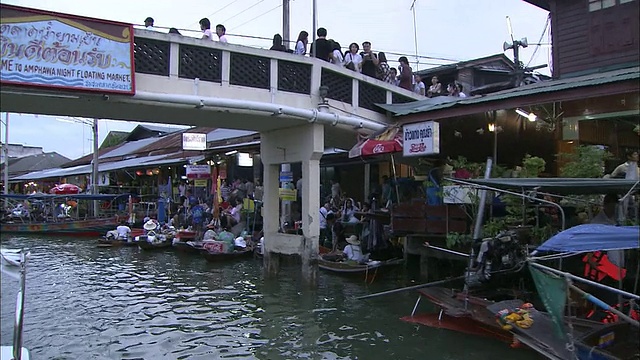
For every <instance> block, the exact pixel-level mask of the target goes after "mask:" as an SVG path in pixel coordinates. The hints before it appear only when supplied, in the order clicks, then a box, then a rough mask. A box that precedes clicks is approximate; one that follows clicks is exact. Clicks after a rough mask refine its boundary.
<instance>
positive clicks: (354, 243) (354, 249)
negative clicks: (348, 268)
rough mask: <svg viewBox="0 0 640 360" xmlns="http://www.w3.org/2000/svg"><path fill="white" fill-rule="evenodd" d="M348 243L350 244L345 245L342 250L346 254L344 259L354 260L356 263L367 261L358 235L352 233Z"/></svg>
mask: <svg viewBox="0 0 640 360" xmlns="http://www.w3.org/2000/svg"><path fill="white" fill-rule="evenodd" d="M347 243H348V244H349V245H347V246H345V247H344V250H342V254H343V255H344V259H345V260H346V261H353V262H356V263H358V264H359V263H361V262H363V261H365V256H364V254H363V253H362V248H361V247H360V240H358V237H357V236H356V235H351V236H349V237H348V238H347Z"/></svg>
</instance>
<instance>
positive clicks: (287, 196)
mask: <svg viewBox="0 0 640 360" xmlns="http://www.w3.org/2000/svg"><path fill="white" fill-rule="evenodd" d="M278 190H279V194H280V200H282V201H296V200H297V199H298V198H297V197H296V193H297V191H296V190H291V189H283V188H280V189H278Z"/></svg>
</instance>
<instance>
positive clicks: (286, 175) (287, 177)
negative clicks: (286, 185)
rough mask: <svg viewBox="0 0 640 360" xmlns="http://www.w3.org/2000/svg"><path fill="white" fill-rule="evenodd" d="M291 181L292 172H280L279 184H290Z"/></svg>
mask: <svg viewBox="0 0 640 360" xmlns="http://www.w3.org/2000/svg"><path fill="white" fill-rule="evenodd" d="M292 181H293V172H292V171H280V182H292Z"/></svg>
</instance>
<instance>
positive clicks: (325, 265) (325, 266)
mask: <svg viewBox="0 0 640 360" xmlns="http://www.w3.org/2000/svg"><path fill="white" fill-rule="evenodd" d="M402 263H403V260H402V259H391V260H385V261H380V262H377V263H374V264H350V263H348V262H338V261H328V260H324V259H322V258H319V259H318V267H319V268H320V269H322V270H326V271H330V272H334V273H338V274H345V275H348V274H358V275H360V274H366V273H370V272H372V271H376V270H377V269H380V268H384V267H389V266H394V265H400V264H402Z"/></svg>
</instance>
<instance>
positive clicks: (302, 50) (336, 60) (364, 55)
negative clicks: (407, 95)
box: [271, 28, 466, 97]
mask: <svg viewBox="0 0 640 360" xmlns="http://www.w3.org/2000/svg"><path fill="white" fill-rule="evenodd" d="M316 35H317V38H316V40H315V43H312V44H311V46H309V33H308V32H306V31H304V30H303V31H301V32H300V34H299V35H298V39H297V40H296V46H295V49H294V50H292V51H291V50H288V49H287V47H286V46H284V44H283V39H282V36H280V34H275V35H274V36H273V46H272V47H271V50H275V51H285V52H293V53H294V54H297V55H303V56H304V55H307V53H309V56H312V57H316V58H318V59H321V60H324V61H327V62H330V63H332V64H336V65H337V66H340V67H345V68H347V69H349V70H352V71H356V72H359V73H361V74H364V75H367V76H370V77H373V78H376V79H378V80H381V81H384V82H387V83H389V84H393V85H396V86H399V87H401V88H403V89H406V90H409V91H412V92H415V93H416V94H420V95H424V96H427V97H434V96H443V95H448V96H455V97H466V95H465V94H464V92H463V86H462V84H460V83H457V82H455V83H451V84H449V85H448V86H447V88H446V92H445V89H443V87H442V84H440V82H439V80H438V77H437V76H434V77H432V78H431V85H430V86H429V87H428V88H427V87H426V86H425V84H424V83H423V82H422V78H421V76H420V75H419V74H417V73H414V72H413V70H412V69H411V66H410V65H409V60H408V59H407V57H406V56H401V57H400V58H399V59H398V62H399V63H400V65H399V66H398V69H396V68H393V67H391V66H389V63H388V61H387V55H386V54H385V53H384V52H382V51H380V52H378V53H375V52H374V51H373V50H372V48H371V42H369V41H365V42H363V43H362V51H360V45H358V43H355V42H354V43H351V44H350V45H349V48H348V49H347V50H345V51H344V52H343V51H342V46H341V45H340V43H338V42H337V41H335V40H331V39H327V29H325V28H319V29H318V30H317V32H316ZM308 48H309V50H307V49H308Z"/></svg>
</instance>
